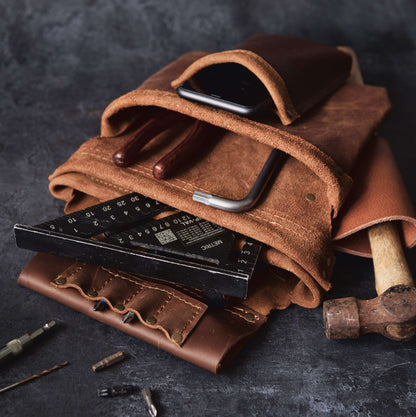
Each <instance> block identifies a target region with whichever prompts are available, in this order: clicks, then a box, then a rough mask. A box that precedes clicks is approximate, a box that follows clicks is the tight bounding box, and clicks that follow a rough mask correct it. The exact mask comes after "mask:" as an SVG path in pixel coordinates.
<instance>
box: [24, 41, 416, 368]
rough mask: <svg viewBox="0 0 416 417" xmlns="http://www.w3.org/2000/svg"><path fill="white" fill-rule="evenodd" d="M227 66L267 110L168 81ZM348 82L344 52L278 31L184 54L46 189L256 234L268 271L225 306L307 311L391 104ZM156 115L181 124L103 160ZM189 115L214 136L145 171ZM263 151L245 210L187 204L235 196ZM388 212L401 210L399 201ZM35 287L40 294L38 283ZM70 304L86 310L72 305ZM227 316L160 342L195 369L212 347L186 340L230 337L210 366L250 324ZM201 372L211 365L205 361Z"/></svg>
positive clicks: (126, 102) (76, 203) (111, 116)
mask: <svg viewBox="0 0 416 417" xmlns="http://www.w3.org/2000/svg"><path fill="white" fill-rule="evenodd" d="M226 62H233V63H237V64H239V65H243V66H244V67H246V68H247V69H249V70H250V71H251V72H252V73H254V74H255V75H256V77H257V78H258V79H259V80H261V82H262V83H263V84H264V86H265V87H266V89H267V91H268V93H269V94H270V96H271V98H272V102H273V108H272V110H273V111H272V112H269V113H267V114H264V115H258V116H255V117H253V118H244V117H241V116H239V115H236V114H232V113H230V112H227V111H225V110H221V109H216V108H212V107H209V106H207V105H204V104H199V103H196V102H191V101H188V100H185V99H183V98H181V97H179V96H178V94H177V91H176V88H177V87H178V86H179V85H180V84H181V83H182V82H184V81H186V80H191V79H192V77H193V76H194V75H195V74H196V73H197V72H198V71H200V70H202V69H203V68H205V67H207V66H210V65H218V64H221V63H226ZM359 77H360V75H359V70H358V65H357V62H356V60H355V57H354V53H353V52H352V51H351V50H350V49H349V48H335V47H332V46H327V45H322V44H320V43H316V42H313V41H309V40H303V39H298V38H289V37H283V36H277V35H256V36H254V37H252V38H250V39H248V40H247V41H246V42H243V43H242V44H241V45H240V46H239V47H238V48H236V49H234V50H229V51H222V52H218V53H214V54H210V53H208V52H190V53H187V54H185V55H183V56H181V57H179V58H178V59H177V60H176V61H174V62H172V63H171V64H169V65H168V66H166V67H165V68H163V69H161V70H160V71H158V72H157V73H156V74H154V75H153V76H151V77H150V78H149V79H147V80H146V81H144V82H143V83H142V84H141V85H140V86H139V87H138V88H137V89H135V90H133V91H131V92H129V93H127V94H125V95H123V96H121V97H119V98H117V99H116V100H114V101H113V102H112V103H111V104H110V105H109V106H108V107H107V109H106V110H105V111H104V113H103V116H102V122H101V134H100V136H98V137H95V138H92V139H90V140H89V141H87V142H85V143H84V144H83V145H82V146H81V147H80V148H79V149H78V150H77V151H76V152H75V153H74V154H73V155H72V156H71V157H70V158H69V159H68V161H67V162H65V163H64V164H63V165H61V166H60V167H58V168H57V169H56V171H55V172H54V173H53V174H52V175H51V176H50V191H51V193H52V194H53V195H54V196H55V197H57V198H60V199H63V200H66V202H67V205H66V209H65V210H66V212H67V213H69V212H72V211H75V210H78V209H81V208H84V207H87V206H89V205H92V204H96V203H98V202H102V201H105V200H109V199H112V198H115V197H118V196H120V195H122V194H127V193H129V192H132V191H135V192H138V193H141V194H144V195H146V196H148V197H151V198H154V199H157V200H159V201H161V202H163V203H166V204H168V205H170V206H172V207H175V208H176V209H178V210H183V211H186V212H188V213H191V214H193V215H196V216H200V217H201V218H203V219H206V220H208V221H211V222H213V223H216V224H218V225H220V226H223V227H225V228H228V229H231V230H233V231H236V232H238V233H241V234H243V235H245V236H248V237H251V238H253V239H256V240H258V241H260V242H261V243H263V244H264V245H265V250H263V252H262V254H261V258H262V260H263V261H265V262H266V263H267V264H268V266H267V273H264V271H263V273H262V274H261V277H259V278H257V279H254V280H253V281H252V284H251V286H250V288H249V292H248V297H247V298H246V299H245V300H235V301H234V300H233V301H232V302H231V306H232V308H235V309H236V310H234V312H236V311H239V312H240V313H241V314H242V316H243V317H246V318H248V322H249V323H250V320H252V317H258V318H259V319H258V320H255V321H254V322H253V323H256V325H257V324H260V323H263V322H264V320H265V317H266V316H267V315H268V313H269V312H270V311H271V310H272V309H283V308H286V307H287V306H289V305H290V303H296V304H299V305H301V306H304V307H308V308H312V307H316V306H318V305H319V303H320V301H321V298H322V293H323V291H326V290H328V289H329V288H330V285H331V284H330V277H331V273H332V270H333V267H334V264H335V253H334V246H333V244H332V237H333V223H334V220H335V219H336V217H337V216H338V215H339V212H340V210H341V208H342V206H343V203H344V202H345V200H346V198H347V196H348V193H349V191H350V189H351V187H352V183H353V180H352V177H351V175H350V173H351V171H352V169H353V167H354V165H355V163H356V160H357V158H358V156H359V155H360V154H361V153H362V151H363V150H366V149H367V148H366V145H367V144H368V143H369V141H370V140H372V139H373V138H374V132H375V130H376V129H377V127H378V126H379V125H380V123H381V122H382V121H383V119H384V118H385V117H386V115H387V114H388V113H389V111H390V102H389V99H388V96H387V92H386V90H385V89H384V88H382V87H375V86H368V85H360V84H359V83H357V82H356V80H357V78H359ZM166 110H167V111H170V112H173V113H177V114H178V115H181V118H182V115H185V116H187V117H188V118H189V123H185V125H181V126H180V127H179V126H178V127H175V126H171V127H169V128H167V129H166V130H164V131H163V132H161V133H160V134H158V135H157V136H156V137H155V138H153V139H152V140H151V141H148V142H146V143H147V144H146V145H145V146H144V147H143V148H141V150H140V153H139V154H138V157H137V158H135V160H134V162H133V163H131V164H130V165H129V166H127V167H120V166H117V165H116V164H114V163H113V161H112V157H113V155H114V154H115V153H116V152H117V150H119V149H123V146H125V145H126V143H128V141H129V140H130V139H131V136H132V131H133V130H134V126H135V124H137V120H138V119H140V118H141V117H142V116H143V114H145V113H147V112H149V111H150V112H151V113H152V115H153V116H154V117H156V118H157V114H158V111H163V112H165V111H166ZM195 120H199V121H202V122H204V123H206V124H208V125H212V126H215V127H217V128H220V131H221V134H220V135H215V134H214V135H213V137H212V145H211V146H210V147H208V148H206V147H204V152H203V153H202V152H201V155H199V157H197V158H194V159H192V160H188V161H187V163H186V164H183V165H181V166H180V167H179V169H178V170H177V171H176V172H175V173H174V175H171V176H170V177H169V178H167V179H166V180H160V179H156V178H155V177H154V176H153V167H154V166H155V164H157V163H158V161H160V160H161V159H162V158H163V157H164V156H165V155H166V154H167V153H168V152H169V151H171V150H173V149H175V147H177V146H178V145H179V144H180V143H181V142H183V141H184V139H185V138H187V137H188V135H189V132H190V130H191V129H193V127H194V126H195ZM215 131H216V130H215V129H214V130H213V132H215ZM207 140H210V138H209V137H208V138H207ZM272 149H279V150H281V151H283V152H284V153H285V154H287V158H286V160H285V162H284V164H283V166H282V167H281V168H280V169H279V171H278V172H275V173H274V175H273V177H272V178H271V180H270V181H269V183H268V186H267V188H266V189H265V190H264V192H263V195H262V196H261V198H260V200H259V201H258V202H257V204H256V205H255V206H254V207H253V208H252V209H250V210H249V211H246V212H242V213H231V212H225V211H220V210H217V209H215V208H213V207H209V206H206V205H203V204H200V203H198V202H195V201H193V199H192V195H193V193H194V191H196V190H200V191H203V192H205V193H210V194H214V195H218V196H222V197H225V198H229V199H236V200H238V199H242V198H243V197H244V196H246V195H247V193H248V191H249V190H250V188H251V186H252V184H253V183H254V181H255V179H256V178H257V176H258V174H259V172H260V171H261V169H262V167H263V165H264V163H265V161H266V159H267V158H268V156H269V154H270V152H271V150H272ZM404 192H405V191H404ZM396 209H397V213H399V215H400V211H401V207H396ZM354 227H355V226H354ZM410 241H412V239H411V238H410V239H409V242H410ZM138 274H139V275H140V271H138ZM30 275H31V267H30V266H29V268H28V269H26V271H25V272H24V278H23V279H22V280H21V283H22V284H23V285H31V286H32V288H33V287H36V286H37V284H33V283H32V284H29V283H30V282H31V280H32V278H31V277H30ZM37 275H38V276H40V275H41V273H40V270H39V269H37ZM39 279H41V280H42V282H46V281H45V280H44V279H43V278H39ZM41 287H42V289H40V286H39V290H40V291H41V292H42V291H43V292H45V290H44V288H49V287H48V286H46V287H45V285H42V286H41ZM69 290H70V289H62V290H60V291H61V292H59V296H58V292H56V291H51V290H50V288H49V290H47V291H46V292H47V293H48V295H49V296H52V297H57V298H58V297H59V299H60V300H61V301H62V299H63V298H64V297H65V296H64V295H63V293H64V292H65V291H69ZM81 293H82V291H81ZM81 293H80V294H81ZM80 296H81V297H82V294H81V295H80ZM84 296H85V295H84ZM190 296H191V297H192V295H190ZM194 296H195V297H197V296H196V295H194ZM116 298H117V297H116ZM68 304H69V303H68ZM72 304H73V305H77V306H78V307H75V308H78V309H80V310H82V311H85V308H84V307H81V303H80V302H78V301H76V302H75V301H74V303H72ZM186 305H187V304H185V305H183V306H182V308H185V307H186ZM247 312H250V314H254V316H252V315H250V314H249V315H246V314H247ZM188 313H190V316H191V317H192V312H191V311H190V310H189V311H188ZM241 314H240V315H241ZM245 315H246V316H245ZM234 317H235V316H234V315H233V314H231V315H228V313H227V314H225V313H224V312H222V313H220V312H213V311H212V309H211V308H208V309H207V310H206V312H205V313H204V314H202V316H201V318H200V319H199V321H194V322H193V326H194V327H193V330H192V331H191V332H190V334H189V336H187V338H186V340H184V342H183V344H182V345H181V349H182V350H181V351H180V352H179V350H177V349H176V348H175V349H173V348H172V349H170V348H167V349H168V350H170V351H172V352H173V353H175V354H178V355H179V356H181V355H182V357H185V358H186V359H187V360H190V361H192V362H194V363H198V364H200V365H201V362H203V360H204V359H203V358H204V357H205V356H206V355H207V352H209V353H210V354H211V353H212V352H213V350H212V349H211V347H210V346H205V347H204V346H203V344H200V343H195V344H192V343H191V339H192V337H195V339H198V338H199V340H206V339H204V337H205V338H206V337H207V336H203V333H204V332H208V333H210V332H213V333H215V331H216V330H215V329H216V328H217V327H218V329H221V331H220V332H224V331H225V332H230V334H233V332H237V333H238V332H241V334H240V336H239V337H237V336H236V337H235V338H234V337H233V338H232V341H230V340H228V341H227V342H226V341H225V339H226V338H225V339H224V345H223V348H221V349H220V350H221V352H222V354H221V355H219V354H215V355H214V356H215V358H216V359H215V360H214V359H213V360H214V362H215V361H217V363H220V362H221V363H222V362H223V361H222V359H221V358H223V357H228V356H229V355H228V354H227V353H225V351H229V352H230V355H231V352H235V351H236V347H237V346H238V347H239V346H240V345H241V343H240V342H242V341H243V340H246V339H247V337H248V336H249V335H251V334H252V333H253V332H254V331H255V330H256V328H257V327H258V326H257V327H256V326H254V327H256V328H254V327H251V328H250V330H248V329H247V328H246V327H244V326H243V327H244V329H243V327H241V326H235V327H234V328H233V330H232V331H231V327H230V323H231V321H232V320H231V319H234ZM260 318H261V319H260ZM223 320H225V321H226V322H227V323H226V322H223ZM229 320H231V321H229ZM208 322H209V325H207V323H208ZM109 324H112V325H114V324H113V323H110V321H109ZM142 324H143V323H142ZM143 325H144V326H146V323H145V324H143ZM209 327H211V329H209ZM225 329H226V330H225ZM125 331H128V330H125ZM152 331H158V330H157V329H155V330H153V329H152ZM159 331H160V330H159ZM145 332H146V335H145V336H140V335H138V334H135V335H136V336H138V337H143V338H144V339H146V340H149V339H151V338H152V337H153V336H152V337H149V336H148V335H149V333H148V329H147V328H146V329H145ZM208 333H207V334H208ZM221 334H222V333H221ZM217 342H218V341H217ZM218 343H220V342H218ZM230 343H231V344H230ZM225 344H227V347H225ZM169 346H171V345H169ZM163 347H164V348H166V343H163ZM185 351H186V352H188V353H187V354H185V353H184V352H185ZM201 366H204V365H201ZM209 368H210V369H211V370H213V369H217V368H216V367H215V366H212V364H211V365H210V366H209ZM218 369H219V368H218Z"/></svg>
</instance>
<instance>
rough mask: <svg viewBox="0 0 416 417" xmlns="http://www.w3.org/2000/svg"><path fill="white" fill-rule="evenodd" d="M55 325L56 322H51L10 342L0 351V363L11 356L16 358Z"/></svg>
mask: <svg viewBox="0 0 416 417" xmlns="http://www.w3.org/2000/svg"><path fill="white" fill-rule="evenodd" d="M55 325H56V322H55V321H53V320H51V321H49V322H48V323H46V324H45V325H43V326H42V327H40V328H39V329H37V330H35V331H34V332H33V333H31V334H28V333H26V334H24V335H23V336H20V337H19V338H18V339H13V340H11V341H10V342H9V343H7V344H6V346H4V347H3V348H2V349H1V350H0V363H2V362H5V361H6V360H9V359H10V358H12V357H13V356H17V355H19V354H20V353H22V352H23V351H24V350H25V349H26V348H27V347H29V346H30V345H31V344H32V343H33V341H34V340H36V339H38V337H39V336H41V335H43V334H44V333H45V332H47V331H49V330H50V329H52V327H54V326H55Z"/></svg>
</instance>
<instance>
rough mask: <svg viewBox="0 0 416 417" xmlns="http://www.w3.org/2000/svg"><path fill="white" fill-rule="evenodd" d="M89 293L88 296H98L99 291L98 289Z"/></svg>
mask: <svg viewBox="0 0 416 417" xmlns="http://www.w3.org/2000/svg"><path fill="white" fill-rule="evenodd" d="M87 295H88V297H97V295H98V292H97V291H88V292H87Z"/></svg>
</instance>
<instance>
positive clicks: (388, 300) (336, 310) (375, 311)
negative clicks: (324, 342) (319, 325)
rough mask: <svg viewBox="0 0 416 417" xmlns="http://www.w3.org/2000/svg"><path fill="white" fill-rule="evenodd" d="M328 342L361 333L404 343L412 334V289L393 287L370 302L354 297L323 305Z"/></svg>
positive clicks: (415, 325)
mask: <svg viewBox="0 0 416 417" xmlns="http://www.w3.org/2000/svg"><path fill="white" fill-rule="evenodd" d="M323 314H324V325H325V334H326V337H327V338H328V339H355V338H358V337H359V336H360V335H362V334H365V333H381V334H382V335H384V336H385V337H387V338H389V339H392V340H397V341H401V342H403V341H407V340H410V339H411V338H413V337H414V336H415V335H416V288H414V287H409V286H406V285H396V286H393V287H391V288H389V289H388V290H386V291H385V292H384V293H383V294H381V295H380V296H378V297H376V298H373V299H372V300H358V299H357V298H355V297H348V298H341V299H338V300H328V301H325V302H324V304H323Z"/></svg>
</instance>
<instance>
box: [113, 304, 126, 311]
mask: <svg viewBox="0 0 416 417" xmlns="http://www.w3.org/2000/svg"><path fill="white" fill-rule="evenodd" d="M114 308H115V309H116V310H120V311H122V310H124V305H123V304H116V305H115V306H114Z"/></svg>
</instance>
